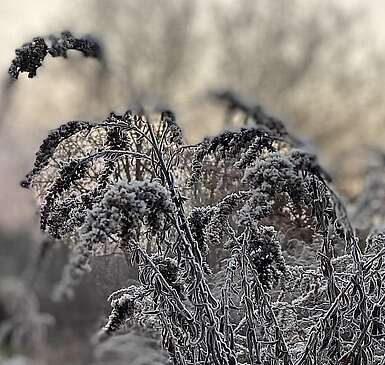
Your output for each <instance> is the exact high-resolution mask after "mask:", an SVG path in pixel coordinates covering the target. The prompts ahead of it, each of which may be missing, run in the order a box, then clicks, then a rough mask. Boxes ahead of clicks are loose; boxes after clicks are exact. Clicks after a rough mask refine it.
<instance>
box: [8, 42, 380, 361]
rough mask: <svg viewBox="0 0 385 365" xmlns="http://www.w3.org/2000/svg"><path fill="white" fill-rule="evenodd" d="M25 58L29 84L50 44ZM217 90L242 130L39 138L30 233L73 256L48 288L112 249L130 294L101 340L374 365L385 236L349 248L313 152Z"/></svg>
mask: <svg viewBox="0 0 385 365" xmlns="http://www.w3.org/2000/svg"><path fill="white" fill-rule="evenodd" d="M55 42H56V43H55ZM55 42H54V43H53V44H54V45H55V47H54V50H55V52H57V53H55V54H60V55H65V50H64V51H63V49H62V48H61V46H62V45H63V44H67V43H65V42H64V43H61V42H58V41H55ZM68 42H69V41H68ZM68 44H71V45H72V46H71V47H72V48H76V47H77V49H78V48H81V47H83V46H84V43H81V42H80V43H78V42H74V43H71V42H69V43H68ZM66 47H67V46H64V48H66ZM71 47H67V48H71ZM23 49H24V48H23ZM23 52H25V53H23ZM23 52H21V53H20V52H19V53H20V54H19V55H18V58H17V60H16V61H15V63H14V65H15V66H14V67H16V68H14V69H15V70H16V71H14V72H15V73H14V74H15V75H16V77H17V75H18V73H19V72H21V71H27V72H30V75H32V76H33V75H34V72H35V71H36V68H37V67H39V66H40V64H41V60H42V55H44V53H46V52H47V50H46V48H44V43H43V42H41V41H39V42H35V44H34V45H32V46H31V45H29V46H26V47H25V49H24V50H23ZM31 52H32V53H31ZM30 53H31V55H30ZM43 58H44V57H43ZM25 60H29V61H28V62H26V61H25ZM30 61H31V62H30ZM217 96H218V97H219V98H220V99H221V100H224V101H226V102H227V104H228V115H227V118H229V119H231V117H232V115H233V114H234V113H235V112H239V113H243V114H244V116H245V121H246V123H245V124H246V126H245V127H242V128H240V129H233V130H226V131H224V132H222V133H220V134H219V135H217V136H214V137H207V138H205V139H204V140H203V141H202V142H201V143H199V144H197V145H195V146H188V145H185V144H184V142H183V136H182V133H181V129H180V128H179V127H178V124H177V122H176V119H175V116H174V114H173V113H172V112H170V111H167V110H162V111H160V113H154V114H151V115H148V114H146V113H145V112H144V111H143V110H140V111H136V112H133V111H128V112H126V113H125V114H124V115H116V114H111V115H110V116H109V117H108V118H106V119H105V120H103V121H100V122H84V121H79V122H76V121H75V122H74V121H72V122H69V123H67V124H65V125H64V126H62V127H60V128H59V129H57V130H55V131H53V132H51V133H50V134H49V135H48V137H47V138H46V140H44V141H43V143H42V145H41V147H40V150H39V152H38V153H37V159H36V162H35V165H34V168H33V169H32V171H31V172H30V173H29V174H28V175H27V178H26V180H25V181H24V182H23V184H22V185H23V186H24V187H26V188H31V189H34V191H35V192H36V195H37V198H38V201H39V204H40V218H41V229H42V230H43V231H45V232H47V233H48V234H50V235H51V236H53V237H55V238H57V239H61V240H63V242H66V243H67V244H68V245H69V246H70V247H72V248H73V253H74V256H73V257H72V258H71V259H70V262H69V264H68V266H67V268H66V270H65V274H64V276H63V282H62V283H61V290H60V292H62V293H65V292H66V290H67V289H68V288H70V287H71V285H73V284H76V283H77V282H78V281H79V278H80V276H81V274H82V273H83V272H85V271H86V270H88V269H89V258H90V257H91V256H92V255H104V254H114V253H116V254H118V253H121V254H123V255H125V256H126V257H127V258H128V259H130V262H131V264H132V265H135V266H136V267H137V270H138V279H139V282H140V285H138V286H130V287H128V288H123V289H121V290H119V291H117V292H115V293H113V294H112V295H111V297H110V299H109V300H110V302H111V306H112V312H111V315H110V317H109V319H108V321H107V324H106V325H105V327H104V328H103V330H102V332H101V337H100V338H101V339H105V338H106V337H108V336H111V335H113V334H114V332H117V331H119V330H121V329H124V330H125V331H128V332H135V331H138V330H139V329H140V328H142V329H143V328H147V329H148V332H151V335H152V336H155V337H157V336H158V337H159V338H160V340H161V345H162V348H163V349H164V350H166V351H167V354H168V357H169V360H170V362H171V363H173V364H176V365H182V364H183V365H193V364H215V365H220V364H221V365H222V364H224V365H236V364H264V365H265V364H266V365H267V364H277V365H278V364H283V365H292V364H296V365H311V364H346V365H347V364H383V360H382V359H383V356H384V348H385V326H384V321H385V286H384V285H383V281H384V278H385V265H384V261H383V256H384V255H385V239H384V233H383V232H382V231H381V230H380V231H379V230H377V231H375V232H373V233H372V234H371V235H370V236H369V237H368V240H367V243H366V246H365V249H362V247H361V246H360V245H359V243H358V239H357V236H356V232H355V229H354V227H353V226H352V224H351V223H350V221H349V219H348V216H347V212H346V208H345V205H344V202H343V201H342V200H341V198H340V197H339V196H338V195H337V194H336V192H335V191H334V190H333V188H332V186H331V181H330V177H329V176H328V174H327V173H326V172H325V171H324V170H323V169H322V167H321V166H320V165H319V163H318V161H317V158H316V156H314V155H312V154H310V153H309V152H307V151H306V150H304V148H303V146H302V144H301V143H300V142H299V141H298V140H297V139H296V138H295V137H293V136H291V134H290V133H288V132H287V130H286V128H285V126H284V124H283V123H282V122H281V121H279V120H277V119H276V118H273V117H270V116H268V115H267V114H266V113H264V112H263V111H262V110H261V108H260V107H247V106H246V105H245V104H243V103H242V102H241V101H240V100H238V99H237V98H235V97H234V96H233V95H232V94H230V93H222V94H220V95H217ZM293 244H294V245H295V246H297V248H299V247H302V249H301V250H300V251H299V252H297V251H296V250H292V248H291V247H292V245H293ZM304 252H306V253H308V254H309V253H310V255H309V257H304V256H303V255H304ZM65 288H67V289H65ZM69 290H70V289H69ZM67 291H68V290H67ZM381 361H382V363H381Z"/></svg>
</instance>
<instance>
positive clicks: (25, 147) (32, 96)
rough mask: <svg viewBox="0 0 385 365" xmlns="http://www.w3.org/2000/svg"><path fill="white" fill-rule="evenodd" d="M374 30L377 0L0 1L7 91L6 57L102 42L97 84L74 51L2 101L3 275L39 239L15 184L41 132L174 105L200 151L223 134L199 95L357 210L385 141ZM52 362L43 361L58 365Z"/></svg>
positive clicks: (29, 204)
mask: <svg viewBox="0 0 385 365" xmlns="http://www.w3.org/2000/svg"><path fill="white" fill-rule="evenodd" d="M383 19H385V3H384V1H382V0H371V1H366V0H355V1H353V0H334V1H325V0H307V1H303V0H275V1H271V0H237V1H230V0H227V1H225V0H216V1H214V0H212V1H203V0H202V1H198V0H197V1H193V0H186V1H176V0H174V1H172V0H162V1H156V0H141V1H139V0H71V1H62V0H50V1H48V0H33V1H31V0H29V1H27V0H23V1H21V0H1V1H0V75H3V76H4V80H5V78H6V73H7V67H8V66H9V64H10V61H11V59H12V58H13V56H14V48H16V47H17V46H20V45H21V44H22V43H23V42H25V41H29V40H31V39H32V37H34V36H36V35H47V34H49V33H58V32H60V31H62V30H67V29H68V30H71V31H72V32H73V33H74V34H75V35H83V34H85V33H92V34H94V35H95V36H97V37H99V38H100V39H101V40H102V41H103V44H104V47H105V52H106V56H107V72H102V71H101V69H100V66H99V65H98V63H97V62H96V61H94V60H89V59H83V58H82V57H79V56H78V55H77V54H72V52H71V55H70V58H69V60H62V59H52V58H49V57H47V60H46V61H45V63H44V66H43V67H42V68H40V69H39V70H38V77H37V78H35V79H33V80H30V79H27V78H26V76H25V75H22V76H21V77H20V80H19V81H18V82H17V83H16V84H15V87H13V88H12V89H11V90H5V89H4V90H3V91H2V93H1V96H0V97H1V103H0V108H1V110H0V171H1V175H0V176H1V179H0V185H1V186H0V253H1V255H2V256H0V275H4V276H5V275H17V271H19V270H21V269H22V268H23V263H25V262H26V260H27V259H26V257H25V255H26V253H27V252H29V251H28V250H29V248H28V247H27V246H28V245H27V243H26V242H33V241H34V240H38V238H39V234H38V230H37V227H38V222H37V218H36V215H35V214H34V203H33V197H32V195H31V194H30V193H29V192H28V191H24V190H23V189H21V188H20V187H19V184H18V183H19V181H20V179H21V178H22V177H23V175H24V173H26V172H27V171H28V170H29V168H30V167H31V166H32V163H33V157H34V153H35V151H36V150H37V148H38V146H39V143H40V141H41V139H42V138H43V137H44V136H45V135H46V133H47V131H48V130H49V129H52V128H54V127H56V126H58V125H59V123H60V121H64V120H73V119H92V118H97V119H102V118H103V117H105V116H106V115H107V114H108V112H109V111H111V110H114V111H117V112H119V111H123V110H125V108H127V107H129V106H130V105H133V104H134V103H137V102H140V103H142V104H143V105H144V106H147V107H149V108H151V107H152V106H155V105H158V104H166V105H168V106H170V107H172V108H173V109H174V110H175V111H176V113H177V117H178V119H179V120H180V122H181V124H182V126H183V128H184V130H185V132H186V136H187V138H188V139H189V140H190V141H196V140H198V139H199V138H200V137H201V136H203V135H206V134H213V133H215V132H216V131H219V130H220V129H221V128H223V110H221V108H219V107H218V106H216V105H214V104H212V103H211V102H210V100H209V99H208V98H207V93H208V91H210V90H215V89H230V90H233V91H235V92H237V93H239V95H240V96H242V97H243V98H244V99H245V100H246V101H248V102H249V103H251V104H252V103H259V104H261V105H262V106H263V107H264V109H265V110H266V111H268V112H270V113H272V114H274V115H276V116H278V117H280V118H282V119H283V120H284V121H286V123H287V125H288V127H289V129H290V130H291V131H292V132H293V133H294V134H296V135H298V136H299V137H301V138H303V139H306V140H307V141H309V142H310V143H312V144H313V146H314V149H315V150H316V151H318V152H319V154H320V158H321V161H322V162H323V163H324V165H325V166H326V167H327V168H328V169H329V171H330V172H331V174H332V176H333V177H334V178H335V182H336V184H337V186H338V189H339V190H340V192H342V193H343V194H344V195H345V196H347V197H349V199H353V198H354V197H355V196H356V195H357V194H358V193H359V191H360V188H361V183H362V177H363V176H364V174H365V171H366V166H367V161H368V157H369V152H370V150H371V148H373V147H375V146H378V147H379V148H382V146H383V138H384V136H385V103H384V102H383V96H384V91H383V89H384V82H385V26H384V23H383ZM384 149H385V147H384ZM1 246H2V247H1ZM17 247H21V248H20V249H18V248H17ZM23 253H24V256H23ZM103 305H104V304H103ZM46 307H49V305H48V304H47V305H46ZM60 308H61V310H62V311H64V312H65V311H69V310H71V311H74V310H75V311H76V308H77V307H76V305H74V304H73V303H72V304H69V307H66V306H65V305H61V307H60ZM69 308H70V309H69ZM74 308H75V309H74ZM56 311H57V309H56ZM59 323H60V321H59ZM68 336H70V335H68ZM56 355H57V358H55V356H53V355H50V356H51V357H50V356H46V358H45V360H44V361H46V362H44V361H43V360H41V361H42V362H41V363H42V364H45V363H50V361H56V364H57V363H58V362H57V361H59V362H60V361H61V358H60V357H59V355H58V354H57V353H56ZM66 356H67V359H68V358H71V359H72V360H71V361H73V362H71V364H75V363H76V362H75V360H73V359H74V358H76V356H75V355H68V354H67V355H63V357H64V358H65V357H66ZM71 356H73V357H71ZM52 359H54V360H52ZM79 361H80V360H79ZM63 363H65V362H63ZM80 363H81V362H79V364H80Z"/></svg>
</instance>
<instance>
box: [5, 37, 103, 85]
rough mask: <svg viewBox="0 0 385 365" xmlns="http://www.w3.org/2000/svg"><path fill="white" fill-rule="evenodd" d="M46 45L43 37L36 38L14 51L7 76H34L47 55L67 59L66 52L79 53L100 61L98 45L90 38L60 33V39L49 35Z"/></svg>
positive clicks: (100, 52)
mask: <svg viewBox="0 0 385 365" xmlns="http://www.w3.org/2000/svg"><path fill="white" fill-rule="evenodd" d="M47 38H48V43H49V44H48V45H47V42H46V40H45V39H44V38H43V37H36V38H34V39H33V40H32V41H31V42H29V43H25V44H23V46H22V47H20V48H17V49H16V51H15V52H16V58H15V59H14V60H13V61H12V65H11V67H10V68H9V71H8V73H9V75H10V76H11V78H13V79H17V78H18V77H19V74H20V73H21V72H27V73H28V77H29V78H33V77H35V76H36V71H37V69H38V68H39V67H40V66H41V65H42V62H43V61H44V58H45V57H46V56H47V54H50V55H51V56H52V57H64V58H67V51H68V50H76V51H79V52H81V53H82V54H83V55H84V56H85V57H93V58H98V59H102V49H101V46H100V44H99V43H98V42H97V41H96V40H95V39H94V38H92V37H90V36H86V37H84V38H75V37H74V36H73V35H72V34H71V33H70V32H68V31H67V32H62V33H61V35H60V37H57V36H55V35H50V36H49V37H47Z"/></svg>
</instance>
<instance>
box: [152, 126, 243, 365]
mask: <svg viewBox="0 0 385 365" xmlns="http://www.w3.org/2000/svg"><path fill="white" fill-rule="evenodd" d="M146 121H147V119H146ZM147 125H148V130H149V134H150V138H151V142H152V146H153V148H154V151H155V154H156V156H157V158H158V162H159V164H160V168H161V171H162V175H163V177H164V178H165V180H166V183H167V186H168V188H169V190H170V192H171V197H172V199H173V200H174V203H175V206H176V208H177V214H178V220H177V221H176V222H175V223H176V229H177V232H178V233H179V234H180V236H181V238H182V244H183V246H184V249H185V254H186V259H187V260H191V262H192V265H191V269H192V276H193V277H195V278H197V282H195V283H194V286H196V290H197V295H196V298H201V301H200V302H198V303H195V305H198V306H202V307H203V308H204V309H205V311H206V315H207V318H208V327H209V328H208V330H207V337H208V338H209V339H210V341H209V342H208V343H207V345H209V344H210V345H211V346H213V347H214V348H212V349H211V350H212V351H213V352H212V353H211V356H212V359H213V361H214V363H215V364H223V360H225V361H226V362H225V364H229V365H234V364H236V358H235V355H234V353H233V351H232V350H231V349H230V348H229V347H228V346H227V344H226V343H225V342H224V340H223V336H221V334H220V333H219V332H218V331H217V329H218V328H219V323H218V319H217V317H216V316H215V314H214V311H215V309H216V308H217V307H218V303H217V302H216V300H215V299H214V297H213V295H212V293H211V291H210V288H209V286H208V284H207V281H206V278H205V274H204V272H203V269H202V263H203V259H202V255H201V252H200V250H199V247H198V244H197V242H196V241H195V240H194V239H193V237H192V234H191V230H190V228H189V225H188V222H187V218H186V215H185V213H184V207H183V203H182V201H181V198H180V195H179V193H177V192H176V190H175V186H174V183H173V177H172V174H171V172H170V171H169V170H168V169H167V168H166V165H165V163H164V160H163V156H162V154H161V152H160V150H159V147H158V144H157V140H156V138H155V135H154V132H153V130H152V127H151V125H150V124H149V123H148V121H147ZM223 351H224V352H225V354H226V358H225V359H221V356H223ZM209 356H210V352H208V353H207V359H206V360H208V358H209Z"/></svg>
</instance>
